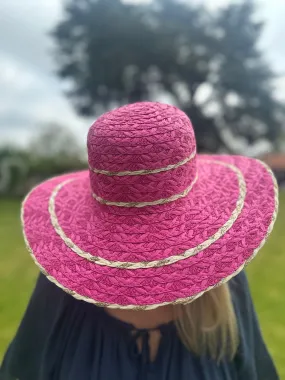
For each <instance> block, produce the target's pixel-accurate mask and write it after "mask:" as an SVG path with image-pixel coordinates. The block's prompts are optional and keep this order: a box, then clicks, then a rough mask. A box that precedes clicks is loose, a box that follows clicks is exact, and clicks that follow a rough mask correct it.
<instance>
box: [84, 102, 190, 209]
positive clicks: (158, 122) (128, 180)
mask: <svg viewBox="0 0 285 380" xmlns="http://www.w3.org/2000/svg"><path fill="white" fill-rule="evenodd" d="M87 146H88V162H89V167H90V183H91V188H92V192H93V195H94V196H95V198H96V199H97V200H99V201H102V203H105V204H112V205H114V206H115V205H116V203H144V202H150V203H151V202H156V201H160V200H163V199H169V198H171V197H173V196H175V195H177V194H180V193H181V192H183V191H185V190H186V189H187V188H188V187H189V186H191V184H192V183H193V181H194V179H195V176H196V141H195V135H194V131H193V127H192V124H191V122H190V120H189V118H188V117H187V116H186V114H185V113H184V112H182V111H180V110H179V109H177V108H176V107H173V106H170V105H166V104H161V103H151V102H143V103H135V104H131V105H127V106H123V107H120V108H118V109H116V110H114V111H111V112H107V113H105V114H104V115H102V116H101V117H99V118H98V120H97V121H96V122H95V123H94V124H93V125H92V126H91V128H90V130H89V133H88V141H87ZM118 205H120V204H118Z"/></svg>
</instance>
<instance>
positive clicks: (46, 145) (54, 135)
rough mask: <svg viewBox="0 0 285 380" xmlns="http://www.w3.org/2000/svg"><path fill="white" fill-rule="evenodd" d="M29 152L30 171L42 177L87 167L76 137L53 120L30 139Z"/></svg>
mask: <svg viewBox="0 0 285 380" xmlns="http://www.w3.org/2000/svg"><path fill="white" fill-rule="evenodd" d="M29 154H30V172H31V173H33V175H37V176H41V177H42V178H46V177H48V176H50V175H56V174H62V173H64V172H69V171H74V170H80V169H86V168H87V162H86V159H85V157H84V152H83V149H82V146H81V145H80V144H79V143H78V141H77V139H76V137H75V136H74V135H73V133H72V132H71V131H70V130H69V129H68V128H65V127H63V126H62V125H59V124H57V123H53V122H51V123H49V124H47V125H45V126H44V129H43V130H42V131H40V133H39V134H38V135H37V136H36V137H35V138H34V140H32V142H31V144H30V146H29Z"/></svg>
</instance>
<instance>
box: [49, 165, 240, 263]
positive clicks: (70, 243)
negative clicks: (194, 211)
mask: <svg viewBox="0 0 285 380" xmlns="http://www.w3.org/2000/svg"><path fill="white" fill-rule="evenodd" d="M203 161H204V162H206V163H210V164H212V163H213V164H219V165H222V166H225V167H228V168H229V169H231V170H232V171H233V172H234V173H235V174H236V175H237V179H238V186H239V196H238V199H237V202H236V207H235V209H234V210H233V212H232V214H231V216H230V218H229V219H228V220H227V221H226V222H225V223H224V224H223V225H222V226H221V227H220V228H219V229H218V230H217V231H216V232H215V233H214V234H213V235H212V236H210V237H209V238H208V239H207V240H205V241H204V242H203V243H201V244H199V245H197V246H196V247H193V248H190V249H187V250H186V251H184V252H183V253H181V254H179V255H173V256H170V257H166V258H164V259H160V260H153V261H144V262H124V261H112V260H107V259H104V258H103V257H100V256H94V255H91V254H90V253H89V252H85V251H83V250H82V249H80V248H79V247H78V246H77V245H76V244H75V243H74V242H73V241H72V240H71V239H70V238H69V237H68V236H66V234H65V232H64V231H63V229H62V228H61V226H60V224H59V221H58V218H57V215H56V211H55V199H56V195H57V193H58V192H59V191H60V189H61V188H62V187H63V186H64V185H65V184H67V183H68V182H70V181H72V179H71V180H67V181H64V182H62V183H60V184H59V185H57V186H56V187H55V189H54V190H53V191H52V193H51V197H50V200H49V213H50V220H51V224H52V226H53V228H54V229H55V232H56V233H57V234H58V235H59V237H60V238H61V239H62V240H63V242H64V243H65V244H66V245H67V246H68V247H69V248H70V249H71V250H72V251H73V252H74V253H76V254H77V255H79V256H80V257H83V258H84V259H87V260H88V261H91V262H93V263H96V264H98V265H102V266H108V267H112V268H120V269H146V268H158V267H161V266H164V265H170V264H173V263H175V262H177V261H180V260H184V259H187V258H189V257H191V256H195V255H197V254H198V253H199V252H201V251H203V250H204V249H206V248H208V247H209V246H210V245H212V244H213V243H215V242H216V241H217V240H218V239H220V238H221V237H222V236H223V235H224V234H225V233H226V232H227V231H228V230H229V229H230V228H231V227H232V225H233V224H234V222H235V221H236V220H237V218H238V216H239V215H240V213H241V211H242V209H243V206H244V200H245V196H246V184H245V180H244V177H243V174H242V172H241V171H240V170H239V169H238V168H237V167H236V166H234V165H232V164H227V163H224V162H222V161H217V160H203Z"/></svg>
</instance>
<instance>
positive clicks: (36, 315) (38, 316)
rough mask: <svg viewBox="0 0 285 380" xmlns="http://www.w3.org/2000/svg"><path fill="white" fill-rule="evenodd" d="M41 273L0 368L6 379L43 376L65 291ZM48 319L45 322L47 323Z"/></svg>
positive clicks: (2, 377)
mask: <svg viewBox="0 0 285 380" xmlns="http://www.w3.org/2000/svg"><path fill="white" fill-rule="evenodd" d="M47 283H48V280H47V279H46V278H45V277H44V276H43V275H40V276H39V278H38V280H37V283H36V286H35V289H34V291H33V294H32V297H31V299H30V302H29V304H28V307H27V309H26V312H25V314H24V317H23V319H22V321H21V324H20V326H19V328H18V331H17V333H16V335H15V338H14V339H13V340H12V342H11V343H10V345H9V347H8V350H7V352H6V355H5V356H4V360H3V363H2V365H1V370H0V379H1V380H2V379H3V380H18V379H19V380H22V379H41V378H42V377H41V373H40V372H41V363H42V362H43V359H44V355H45V349H46V346H47V342H48V340H49V334H50V331H52V325H53V324H54V322H55V319H56V316H57V312H58V307H57V306H58V305H59V304H60V303H61V302H62V301H63V299H64V293H63V292H61V291H60V289H58V288H56V287H55V286H47V285H48V284H47ZM43 321H44V323H43Z"/></svg>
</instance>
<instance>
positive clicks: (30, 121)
mask: <svg viewBox="0 0 285 380" xmlns="http://www.w3.org/2000/svg"><path fill="white" fill-rule="evenodd" d="M138 1H139V0H138ZM189 1H190V0H189ZM196 1H197V2H201V1H203V0H196ZM191 2H192V3H193V0H191ZM204 2H206V3H207V4H210V3H211V4H213V3H215V6H217V5H221V4H223V3H226V2H227V1H226V0H208V1H204ZM259 3H260V15H261V16H262V17H263V18H264V19H265V20H266V21H267V25H266V29H265V32H264V35H263V38H262V41H261V43H262V47H263V49H264V51H265V52H266V54H267V57H268V60H270V62H271V63H272V65H273V66H274V67H275V69H276V70H277V71H278V72H280V73H283V74H284V77H283V79H282V80H280V81H278V83H277V85H278V96H280V97H281V98H283V99H285V43H284V38H285V23H284V19H285V1H284V0H271V1H270V2H269V1H268V0H259ZM61 12H62V6H61V0H9V1H5V0H0V143H1V142H6V141H17V142H18V143H20V144H24V145H25V144H26V143H27V142H28V141H29V139H30V138H31V136H33V135H34V134H35V132H36V128H37V127H39V126H40V125H41V124H42V123H46V122H49V121H58V122H60V123H62V124H63V125H66V126H68V127H70V128H71V129H72V130H73V131H74V133H76V134H77V135H78V136H79V138H81V139H82V141H84V139H85V135H86V131H87V128H88V126H89V124H90V120H84V119H82V118H79V117H78V116H77V115H76V114H75V113H74V111H73V109H72V107H71V105H70V104H69V101H68V99H66V98H65V96H64V95H63V89H62V86H61V83H60V81H59V80H58V78H57V77H56V76H55V74H54V72H53V71H54V66H53V62H52V58H51V54H50V50H51V42H50V39H49V37H48V36H47V32H48V31H49V30H50V29H51V28H52V27H53V26H54V25H55V23H56V22H57V20H58V19H59V18H60V16H61ZM237 32H238V31H237Z"/></svg>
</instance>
